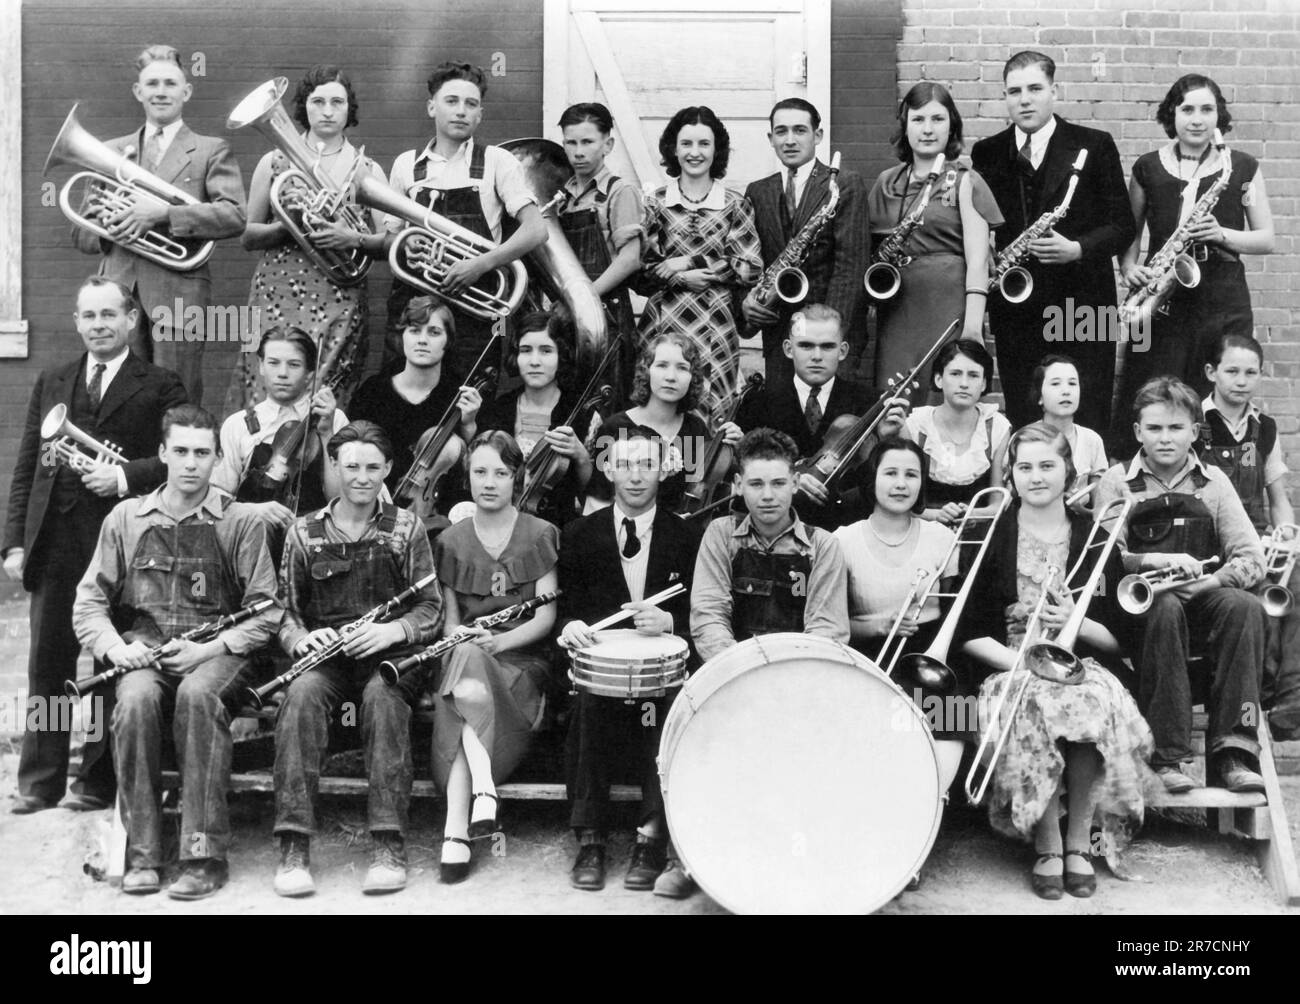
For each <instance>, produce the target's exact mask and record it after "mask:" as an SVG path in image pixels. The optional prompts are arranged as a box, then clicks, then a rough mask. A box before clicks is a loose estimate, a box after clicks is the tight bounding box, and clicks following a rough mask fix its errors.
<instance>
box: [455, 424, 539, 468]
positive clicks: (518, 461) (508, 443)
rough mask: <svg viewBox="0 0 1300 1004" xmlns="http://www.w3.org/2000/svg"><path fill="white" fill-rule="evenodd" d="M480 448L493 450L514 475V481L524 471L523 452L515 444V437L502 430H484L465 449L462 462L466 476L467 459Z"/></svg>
mask: <svg viewBox="0 0 1300 1004" xmlns="http://www.w3.org/2000/svg"><path fill="white" fill-rule="evenodd" d="M480 446H486V447H487V448H488V449H491V450H495V451H496V453H497V456H499V457H500V458H501V460H502V462H503V463H504V464H505V465H506V466H507V467H509V468H510V473H511V474H513V475H515V479H516V480H518V478H519V474H520V472H521V471H522V470H523V469H524V451H523V450H521V449H520V448H519V444H518V443H517V442H515V437H514V436H512V435H510V433H508V432H506V431H504V430H503V429H485V430H484V431H483V432H480V433H478V434H477V435H476V436H475V437H474V438H473V439H471V440H470V441H469V446H468V447H466V449H465V461H464V463H465V473H466V474H467V475H468V474H469V458H470V457H472V456H473V455H474V451H475V450H477V449H478V448H479V447H480Z"/></svg>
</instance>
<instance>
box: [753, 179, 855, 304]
mask: <svg viewBox="0 0 1300 1004" xmlns="http://www.w3.org/2000/svg"><path fill="white" fill-rule="evenodd" d="M839 173H840V155H839V154H838V153H836V154H835V155H834V156H832V157H831V176H830V178H829V179H828V181H827V184H828V185H829V192H830V197H829V198H828V199H827V200H826V205H824V206H822V207H821V209H819V210H817V212H815V213H814V214H813V215H812V216H811V217H810V218H809V220H808V222H807V223H805V224H804V225H803V229H802V230H800V231H799V232H798V233H797V234H795V236H794V237H793V239H791V241H790V243H789V244H787V245H786V246H785V250H783V251H782V252H781V253H780V254H779V255H777V257H776V260H775V261H774V262H772V264H771V265H769V266H768V267H767V268H766V269H764V270H763V274H762V275H760V276H759V277H758V283H757V284H756V285H755V286H754V293H753V296H754V300H755V301H756V302H757V303H758V304H759V305H760V306H763V307H770V306H771V305H772V304H773V303H775V302H776V301H777V300H781V301H782V302H784V303H788V304H790V305H791V306H796V305H798V304H800V303H803V301H804V299H805V298H806V297H807V296H808V276H807V275H806V274H805V273H804V271H803V269H801V268H800V267H799V266H800V265H802V264H803V263H804V260H805V259H806V258H807V257H808V252H810V251H811V250H812V246H813V243H814V242H815V241H816V240H817V238H818V237H819V236H821V232H822V231H823V230H824V229H826V224H827V223H829V222H830V221H831V219H832V218H833V217H834V216H835V210H836V209H837V208H839V202H840V186H839V182H838V181H837V180H836V179H837V177H838V176H839Z"/></svg>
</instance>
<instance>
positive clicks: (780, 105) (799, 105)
mask: <svg viewBox="0 0 1300 1004" xmlns="http://www.w3.org/2000/svg"><path fill="white" fill-rule="evenodd" d="M787 109H788V110H793V111H796V112H807V113H808V117H809V119H810V120H811V121H812V127H813V130H814V131H816V130H818V129H820V128H821V127H822V114H821V112H819V111H818V110H817V107H816V106H815V105H814V104H813V103H812V102H811V101H805V100H804V99H803V98H782V99H781V100H780V101H778V102H777V103H776V104H774V105H773V106H772V110H771V111H770V112H768V113H767V127H768V128H769V129H771V128H772V126H773V124H774V122H775V119H776V113H777V112H779V111H782V110H787Z"/></svg>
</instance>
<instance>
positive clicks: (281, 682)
mask: <svg viewBox="0 0 1300 1004" xmlns="http://www.w3.org/2000/svg"><path fill="white" fill-rule="evenodd" d="M437 579H438V574H437V573H436V572H430V573H429V574H428V575H426V576H425V577H424V578H423V579H421V580H420V581H419V582H417V583H415V585H413V586H407V587H406V588H405V589H403V590H402V591H401V592H400V593H398V594H397V595H396V596H394V597H393V598H392V599H391V600H385V601H384V602H383V603H380V604H379V605H378V606H376V607H373V608H372V609H370V610H367V611H366V612H365V613H364V614H362V615H361V616H360V617H358V618H357V619H356V620H354V621H349V622H348V623H347V624H344V625H343V626H342V627H341V628H339V630H338V637H337V638H336V639H334V641H332V642H330V643H329V644H328V645H325V646H324V647H323V648H318V649H317V650H316V651H315V652H308V653H307V654H306V655H304V656H303V657H302V658H301V659H299V660H298V661H297V662H295V663H294V664H293V665H292V666H290V667H289V668H288V669H286V670H285V671H284V672H283V673H281V674H280V675H279V676H277V677H276V678H275V679H274V680H272V681H271V682H270V683H265V684H263V685H262V686H260V687H249V688H248V690H247V691H246V692H245V696H246V697H247V698H248V702H249V703H250V704H252V705H253V706H254V707H256V708H261V707H263V706H265V704H266V699H267V698H268V697H270V696H271V695H272V694H274V693H275V692H276V691H278V690H280V689H281V688H283V687H287V686H288V685H289V684H291V683H293V681H294V680H296V679H298V677H300V676H302V675H303V673H310V672H311V671H312V670H313V669H317V668H319V667H320V666H323V665H325V663H327V662H329V661H330V660H331V659H333V658H334V657H335V656H336V655H338V654H339V653H340V652H342V651H343V649H344V648H345V647H346V646H347V643H348V642H349V641H351V640H352V637H353V636H354V635H355V634H356V633H357V632H358V631H360V630H361V629H362V628H363V627H365V626H366V625H367V624H373V623H374V622H375V621H378V620H382V619H383V618H385V617H387V616H388V615H389V614H391V613H392V612H393V611H394V610H396V609H397V608H398V607H400V606H402V605H403V604H405V603H406V601H407V600H409V599H411V598H412V597H414V596H415V595H416V594H417V593H419V592H420V590H422V589H423V588H424V587H425V586H428V585H431V584H433V583H434V582H436V581H437Z"/></svg>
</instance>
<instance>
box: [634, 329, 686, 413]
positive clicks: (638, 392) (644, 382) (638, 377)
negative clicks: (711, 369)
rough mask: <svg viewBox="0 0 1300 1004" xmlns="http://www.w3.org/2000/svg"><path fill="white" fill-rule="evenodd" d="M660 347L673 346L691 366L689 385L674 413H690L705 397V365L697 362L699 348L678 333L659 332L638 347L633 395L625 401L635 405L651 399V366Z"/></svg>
mask: <svg viewBox="0 0 1300 1004" xmlns="http://www.w3.org/2000/svg"><path fill="white" fill-rule="evenodd" d="M660 345H676V346H677V347H678V348H679V349H681V351H682V358H683V359H685V360H686V362H687V363H689V364H690V367H691V385H690V386H689V387H687V388H686V393H685V394H684V395H683V396H682V399H681V400H680V401H678V402H677V410H678V412H684V411H693V410H694V409H695V407H696V406H697V405H698V404H699V403H700V398H701V397H703V395H704V363H703V361H702V360H701V359H700V347H699V346H698V345H696V344H695V342H693V341H691V339H689V338H687V337H686V336H685V335H684V334H682V333H681V332H680V331H661V332H659V334H657V335H654V336H653V337H652V338H650V339H648V340H647V341H646V343H645V344H644V345H643V346H641V351H640V353H638V354H637V357H636V366H635V368H634V369H633V371H632V392H631V393H630V394H628V400H629V401H631V402H632V403H633V404H636V405H642V404H645V403H646V402H647V401H649V400H650V366H651V365H652V364H653V363H654V361H655V350H656V349H658V348H659V346H660Z"/></svg>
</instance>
